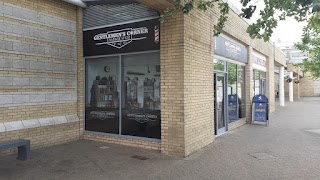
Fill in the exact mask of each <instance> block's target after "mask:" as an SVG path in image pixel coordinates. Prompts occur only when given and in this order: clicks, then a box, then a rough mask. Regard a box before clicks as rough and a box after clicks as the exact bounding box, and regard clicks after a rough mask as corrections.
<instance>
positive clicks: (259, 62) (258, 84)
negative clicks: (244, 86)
mask: <svg viewBox="0 0 320 180" xmlns="http://www.w3.org/2000/svg"><path fill="white" fill-rule="evenodd" d="M252 66H253V83H254V86H253V87H254V95H258V94H263V95H266V91H267V80H266V75H267V73H266V72H267V58H266V57H265V56H264V55H262V54H260V53H258V52H257V51H253V53H252Z"/></svg>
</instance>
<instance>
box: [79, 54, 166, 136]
mask: <svg viewBox="0 0 320 180" xmlns="http://www.w3.org/2000/svg"><path fill="white" fill-rule="evenodd" d="M120 59H121V60H120ZM160 119H161V118H160V55H159V52H156V53H148V54H138V55H123V56H115V57H108V58H98V59H88V60H87V61H86V121H85V129H86V130H87V131H94V132H103V133H113V134H121V135H130V136H138V137H147V138H157V139H160V131H161V129H160V124H161V121H160Z"/></svg>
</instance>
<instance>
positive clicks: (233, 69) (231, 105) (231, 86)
mask: <svg viewBox="0 0 320 180" xmlns="http://www.w3.org/2000/svg"><path fill="white" fill-rule="evenodd" d="M227 69H228V71H227V72H228V75H227V77H228V91H227V92H228V122H229V123H231V122H234V121H237V120H239V119H240V118H243V117H245V103H244V100H245V84H244V78H245V76H244V75H245V70H244V66H241V65H237V64H233V63H227Z"/></svg>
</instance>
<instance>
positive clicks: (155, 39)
mask: <svg viewBox="0 0 320 180" xmlns="http://www.w3.org/2000/svg"><path fill="white" fill-rule="evenodd" d="M154 42H155V43H158V42H159V26H158V25H156V26H155V27H154Z"/></svg>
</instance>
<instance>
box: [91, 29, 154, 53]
mask: <svg viewBox="0 0 320 180" xmlns="http://www.w3.org/2000/svg"><path fill="white" fill-rule="evenodd" d="M148 33H149V30H148V28H146V27H140V28H126V29H121V30H114V31H109V32H106V33H101V34H97V35H95V36H94V37H93V40H95V41H103V42H99V43H96V45H102V44H107V45H109V46H112V47H115V48H118V49H121V48H123V47H124V46H126V45H128V44H129V43H131V42H132V41H137V40H142V39H145V38H146V37H145V36H144V37H139V38H136V37H134V36H137V35H142V34H148Z"/></svg>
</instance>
